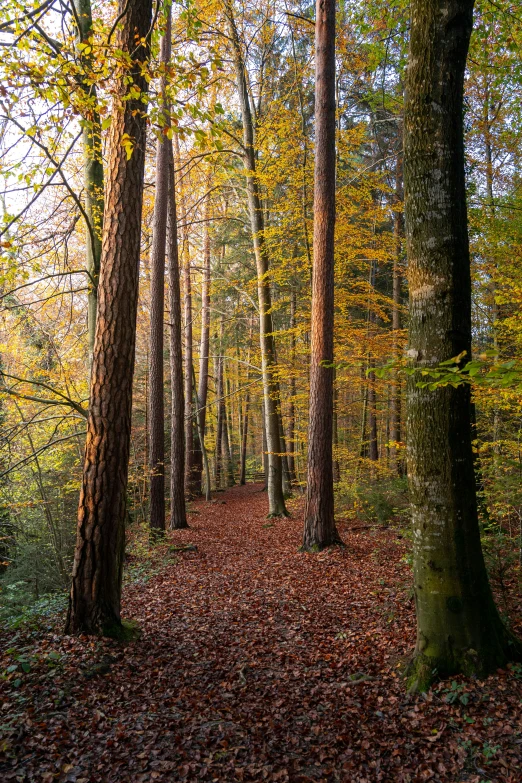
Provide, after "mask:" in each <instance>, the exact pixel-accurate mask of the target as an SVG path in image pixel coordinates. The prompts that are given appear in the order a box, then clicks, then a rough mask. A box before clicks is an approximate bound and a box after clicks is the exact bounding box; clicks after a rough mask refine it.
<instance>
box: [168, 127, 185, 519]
mask: <svg viewBox="0 0 522 783" xmlns="http://www.w3.org/2000/svg"><path fill="white" fill-rule="evenodd" d="M166 144H167V145H168V157H169V200H168V204H169V210H168V244H167V253H168V271H169V309H170V387H171V419H170V523H169V527H170V529H171V530H179V529H182V528H185V527H188V523H187V511H186V506H185V400H184V396H183V395H184V393H183V353H182V342H183V340H182V336H181V333H182V324H181V290H180V272H179V252H178V222H177V214H176V180H175V176H174V157H173V149H172V143H171V142H170V141H168V140H167V142H166Z"/></svg>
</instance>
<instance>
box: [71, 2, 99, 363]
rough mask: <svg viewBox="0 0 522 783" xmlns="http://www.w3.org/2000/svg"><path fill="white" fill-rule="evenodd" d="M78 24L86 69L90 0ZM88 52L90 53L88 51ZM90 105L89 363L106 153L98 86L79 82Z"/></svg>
mask: <svg viewBox="0 0 522 783" xmlns="http://www.w3.org/2000/svg"><path fill="white" fill-rule="evenodd" d="M73 2H74V9H75V11H76V23H77V27H78V43H79V44H82V47H81V50H80V51H79V53H78V56H79V59H80V62H81V64H82V67H83V69H84V70H85V71H86V72H88V71H91V70H92V67H93V65H92V58H93V55H92V48H89V47H86V46H83V44H85V43H86V42H87V41H89V39H90V38H91V37H92V35H93V31H92V9H91V0H73ZM86 52H89V54H86ZM80 87H81V90H82V91H83V93H84V95H85V100H86V103H87V105H88V107H89V116H88V118H87V117H85V118H84V124H83V130H82V141H83V156H84V164H83V172H84V183H85V214H86V215H87V218H88V221H89V225H87V246H86V253H85V255H86V260H87V273H88V275H89V283H88V288H89V290H88V294H87V330H88V341H89V366H91V365H92V354H93V350H94V335H95V331H96V311H97V308H98V282H99V276H100V258H101V251H102V231H103V211H104V196H103V157H102V148H101V122H100V114H99V111H98V98H97V94H96V86H95V85H94V84H89V85H88V84H87V83H86V82H84V81H81V82H80Z"/></svg>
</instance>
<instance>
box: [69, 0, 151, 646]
mask: <svg viewBox="0 0 522 783" xmlns="http://www.w3.org/2000/svg"><path fill="white" fill-rule="evenodd" d="M118 12H119V13H120V14H121V15H122V16H121V28H120V31H119V33H118V47H119V48H120V49H122V50H124V51H126V52H128V53H129V56H130V58H131V62H132V64H131V65H130V66H129V69H127V70H126V72H125V73H122V74H120V75H119V77H118V82H117V84H118V88H117V89H118V92H117V96H116V98H115V106H114V110H113V113H112V125H111V130H110V137H109V161H108V167H107V172H108V185H107V199H106V211H105V216H104V227H103V246H102V256H101V270H100V282H99V288H98V318H97V322H96V338H95V343H94V354H93V363H92V373H91V395H90V400H91V405H90V411H89V419H88V425H87V438H86V444H85V461H84V468H83V478H82V488H81V494H80V503H79V509H78V529H77V539H76V550H75V554H74V565H73V576H72V587H71V594H70V600H69V611H68V615H67V622H66V632H67V633H91V634H92V633H94V634H105V635H113V634H118V633H121V617H120V601H121V580H122V565H123V552H124V546H125V508H126V495H127V476H128V462H129V447H130V428H131V410H132V377H133V373H134V356H135V343H136V315H137V306H138V278H139V261H140V237H141V208H142V199H143V174H144V162H145V134H146V114H145V107H144V105H143V103H142V102H141V101H140V100H139V99H135V98H130V99H128V100H123V98H124V97H125V96H126V93H127V80H128V78H129V76H130V78H131V79H132V82H133V83H134V85H135V86H137V87H138V88H139V90H140V91H141V92H142V93H146V91H147V82H146V80H145V78H144V76H143V75H142V64H143V63H144V62H146V61H147V59H148V57H149V48H148V44H147V43H145V44H142V45H139V46H137V45H136V39H138V40H140V41H141V40H142V39H143V41H146V40H147V39H146V36H147V35H148V32H149V29H150V24H151V15H152V0H125V2H124V0H121V1H120V3H119V4H118ZM129 71H130V72H129ZM126 138H130V139H132V144H133V148H132V155H131V157H130V159H127V153H126V150H125V147H124V145H123V143H122V140H125V139H126Z"/></svg>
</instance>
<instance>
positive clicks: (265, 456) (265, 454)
mask: <svg viewBox="0 0 522 783" xmlns="http://www.w3.org/2000/svg"><path fill="white" fill-rule="evenodd" d="M261 413H262V446H263V473H264V474H265V485H264V487H263V489H265V490H268V473H269V464H268V451H267V449H268V445H267V441H266V414H265V402H264V400H263V404H262V409H261Z"/></svg>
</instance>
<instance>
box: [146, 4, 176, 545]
mask: <svg viewBox="0 0 522 783" xmlns="http://www.w3.org/2000/svg"><path fill="white" fill-rule="evenodd" d="M170 38H171V14H170V6H169V7H168V10H167V19H166V28H165V34H164V35H163V37H162V39H161V51H160V63H161V64H162V65H163V67H164V68H166V66H167V64H168V62H169V60H170V50H171V42H170ZM166 91H167V79H166V75H165V71H163V74H162V76H161V82H160V91H159V98H160V104H161V105H162V108H163V113H164V116H163V117H162V120H163V122H165V123H167V125H168V124H169V119H168V114H169V106H168V104H167V96H166ZM171 157H172V149H171V146H170V144H168V139H167V138H166V137H165V136H164V134H163V128H160V133H159V135H158V140H157V143H156V192H155V197H154V218H153V228H152V250H151V259H150V346H149V387H150V391H149V470H150V494H149V498H150V523H149V524H150V529H151V532H152V533H155V534H156V535H157V534H160V533H161V532H163V531H164V530H165V403H164V398H163V321H164V317H165V253H166V248H167V215H168V207H169V203H168V202H169V163H170V161H169V158H171Z"/></svg>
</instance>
